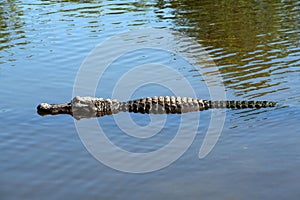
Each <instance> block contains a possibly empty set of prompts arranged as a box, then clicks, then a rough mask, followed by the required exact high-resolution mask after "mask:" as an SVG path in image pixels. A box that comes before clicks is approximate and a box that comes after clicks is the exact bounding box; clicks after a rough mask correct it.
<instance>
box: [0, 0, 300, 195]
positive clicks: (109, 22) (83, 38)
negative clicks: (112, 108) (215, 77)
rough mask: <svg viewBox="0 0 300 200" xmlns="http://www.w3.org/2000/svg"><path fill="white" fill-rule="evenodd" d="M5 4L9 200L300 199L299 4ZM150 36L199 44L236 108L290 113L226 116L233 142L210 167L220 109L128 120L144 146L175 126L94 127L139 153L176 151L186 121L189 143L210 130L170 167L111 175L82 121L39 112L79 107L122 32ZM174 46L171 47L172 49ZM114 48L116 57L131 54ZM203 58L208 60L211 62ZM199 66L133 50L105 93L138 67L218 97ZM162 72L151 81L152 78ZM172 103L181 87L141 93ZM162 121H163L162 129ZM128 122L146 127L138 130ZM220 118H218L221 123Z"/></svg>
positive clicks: (107, 81)
mask: <svg viewBox="0 0 300 200" xmlns="http://www.w3.org/2000/svg"><path fill="white" fill-rule="evenodd" d="M0 4H1V6H0V34H1V37H0V49H1V51H0V99H1V100H0V118H1V126H0V127H1V132H0V137H1V143H0V149H1V156H0V159H1V160H0V169H1V176H0V197H1V199H62V198H64V199H71V198H72V199H124V198H126V199H141V198H143V199H171V198H172V199H183V198H185V199H187V198H189V199H196V198H203V199H298V198H299V196H300V192H299V186H300V181H299V180H300V174H299V172H298V169H299V167H300V145H299V144H300V135H299V132H300V128H299V126H298V123H299V120H300V114H299V113H300V112H299V111H300V107H299V102H300V95H299V92H300V87H299V85H300V79H299V77H300V73H299V72H300V70H299V69H300V68H299V65H300V27H299V25H300V23H299V18H300V4H299V2H298V1H295V0H291V1H263V2H262V1H231V0H229V1H216V0H207V1H126V2H125V1H101V2H100V1H79V0H78V1H76V0H73V1H47V0H43V1H42V0H40V1H29V0H19V1H18V0H15V1H8V0H4V1H2V2H1V3H0ZM145 27H153V28H156V29H159V30H168V29H171V30H173V31H178V32H180V33H181V34H182V35H183V36H189V37H191V38H192V39H193V40H196V41H198V42H199V43H200V44H201V46H202V47H203V48H205V50H206V51H207V52H208V53H209V56H210V57H211V58H212V59H213V61H214V63H215V64H216V66H217V69H218V71H219V72H220V74H221V77H222V79H223V84H224V87H225V89H226V96H227V98H228V99H267V100H274V101H278V102H279V106H278V107H276V108H274V109H273V108H272V109H266V110H262V109H260V110H229V111H226V113H225V116H226V118H225V123H224V127H223V129H222V132H221V136H220V138H219V140H218V142H217V144H216V145H215V147H214V148H213V149H212V151H211V152H210V153H209V154H208V155H207V156H206V157H205V158H203V159H199V158H198V153H199V149H200V146H201V144H202V143H203V140H204V137H205V134H206V132H207V130H208V127H209V121H210V118H211V116H212V112H211V111H205V112H201V113H187V114H184V115H183V116H181V115H168V116H149V115H142V114H130V117H131V118H129V117H128V115H127V114H126V113H121V114H119V115H116V116H117V117H118V118H119V122H120V123H121V125H122V127H124V126H125V128H128V129H129V130H130V131H131V134H135V136H142V135H143V134H146V133H147V134H149V135H151V134H152V131H153V130H154V129H155V128H156V127H157V126H158V125H159V124H160V119H161V120H165V124H164V126H163V129H162V130H161V131H160V132H159V133H158V134H156V135H153V136H152V137H150V138H144V139H142V138H136V137H130V136H129V135H127V134H125V133H124V132H123V131H122V130H121V129H120V125H119V126H118V125H117V124H116V122H115V118H114V117H116V116H105V117H101V118H99V119H94V120H96V121H98V122H99V123H100V124H101V127H102V128H103V130H105V131H106V134H107V137H108V138H109V139H110V140H111V141H112V142H113V143H114V144H116V145H118V146H120V147H122V148H124V149H126V150H129V151H133V152H151V151H155V150H157V149H159V148H162V147H164V146H165V145H166V144H168V143H169V141H171V140H172V139H174V138H176V132H177V130H178V124H179V123H180V120H181V117H184V118H185V119H186V120H185V121H184V122H183V123H181V124H182V128H183V130H184V133H185V135H184V137H182V142H184V141H185V140H188V138H189V137H190V136H191V134H192V133H193V130H194V129H193V126H194V125H196V126H198V128H197V129H196V130H197V131H196V136H195V139H194V140H193V143H192V144H191V146H190V148H188V149H187V151H186V152H185V153H184V154H183V155H182V156H181V157H180V158H179V159H178V160H176V161H175V162H173V163H172V164H171V165H169V166H168V167H166V168H163V169H161V170H158V171H154V172H151V173H145V174H143V173H142V174H132V173H124V172H120V171H117V170H114V169H112V168H110V167H107V166H105V165H104V164H102V163H101V162H99V161H98V160H96V159H95V158H94V157H93V156H92V155H91V154H90V153H89V152H88V150H87V149H86V148H85V146H84V144H83V143H82V140H81V137H80V135H78V131H77V130H76V127H75V123H74V119H73V118H72V117H70V116H67V115H57V116H47V117H41V116H39V115H37V113H36V106H37V105H38V104H39V103H41V102H49V103H62V102H66V101H69V100H70V99H71V98H72V92H73V85H74V82H75V78H76V75H77V72H78V70H79V69H80V66H81V64H82V63H83V61H84V59H85V58H86V57H87V56H88V55H89V53H90V52H91V50H92V49H93V48H94V47H95V46H96V45H98V44H100V43H102V42H104V41H107V39H109V38H110V37H112V36H114V35H115V34H120V33H122V32H124V31H126V30H133V29H137V28H139V29H141V28H145ZM166 36H167V35H166ZM166 36H165V37H162V38H161V39H162V41H165V40H168V39H170V38H167V37H166ZM183 36H178V38H179V40H178V44H179V46H178V48H179V49H178V50H179V51H186V50H187V49H190V50H191V51H193V50H194V49H193V48H194V47H193V46H190V44H191V43H188V42H187V43H184V42H183V40H184V38H182V37H183ZM181 39H182V40H181ZM110 48H111V52H112V51H114V49H116V48H119V47H114V46H111V47H110ZM194 51H195V52H194V53H193V55H194V56H195V55H196V57H198V58H199V60H200V57H201V56H200V54H199V55H198V53H199V52H197V49H196V50H194ZM111 52H106V53H107V54H104V55H102V56H103V58H105V57H108V55H110V53H111ZM199 60H198V64H197V62H196V66H194V67H193V65H192V64H191V63H188V62H186V61H185V60H184V59H182V58H181V57H180V56H178V55H174V54H172V53H170V52H162V51H158V50H156V51H152V50H149V49H142V50H139V51H136V52H129V53H128V54H126V55H123V57H120V59H118V60H116V61H115V62H114V63H113V64H112V66H111V67H110V68H109V70H110V71H109V70H108V71H107V73H106V74H105V75H104V77H103V79H102V80H101V82H99V86H98V87H97V89H96V95H97V96H104V97H105V98H107V97H110V95H112V91H111V89H112V88H113V86H114V85H115V83H116V82H117V81H118V80H119V79H120V77H122V74H124V73H125V72H127V71H128V70H130V69H133V68H134V67H135V66H138V65H141V64H144V63H161V64H164V65H168V66H169V67H170V69H174V70H176V71H177V72H180V74H181V75H182V76H183V77H184V78H185V79H187V80H188V82H189V83H190V84H191V85H192V86H193V89H194V90H195V95H196V96H198V97H201V98H210V94H209V92H208V89H207V87H206V83H205V81H204V78H205V77H211V76H212V74H214V72H213V68H212V67H211V66H209V65H208V66H204V65H201V64H199V63H201V62H200V61H199ZM155 69H156V68H153V69H151V70H155ZM200 69H201V70H202V71H201V70H200ZM151 70H150V69H149V72H147V70H146V73H145V74H146V75H147V73H149V76H150V75H151V76H152V75H153V74H151V72H152V71H151ZM199 70H200V71H199ZM199 72H201V73H199ZM202 72H205V73H204V74H203V73H202ZM200 74H202V76H201V75H200ZM145 77H146V76H144V77H143V76H139V74H136V75H135V76H134V80H135V81H141V82H143V80H144V78H145ZM182 79H183V78H182V77H180V76H177V75H175V74H169V75H168V76H163V77H161V79H160V83H163V84H167V83H170V84H171V86H174V87H175V86H177V83H178V82H180V80H182ZM133 83H134V82H130V83H128V88H130V87H133V86H134V84H133ZM123 92H124V93H125V94H126V90H125V91H123ZM183 92H185V91H183ZM171 94H172V90H170V88H168V87H162V86H160V85H157V84H155V83H154V84H150V85H144V86H143V87H140V88H138V89H137V90H136V91H135V92H134V93H132V97H134V98H138V97H141V96H152V95H171ZM219 112H221V113H222V112H225V111H218V113H219ZM151 117H158V119H159V120H158V121H154V122H151ZM160 117H161V118H160ZM198 117H200V121H199V122H198V121H197V120H196V119H197V118H198ZM128 119H132V120H134V122H135V123H136V126H130V125H128V126H127V127H126V125H127V120H128ZM91 120H93V119H83V120H80V123H81V121H82V122H91ZM220 120H222V119H221V117H220V116H219V115H217V116H216V121H220ZM122 122H123V123H122ZM151 123H152V124H151ZM149 125H153V126H152V128H151V129H149V128H147V126H149ZM143 127H145V128H144V129H143ZM85 128H86V130H88V131H90V130H93V129H95V127H85ZM141 130H142V131H141ZM88 131H87V132H88ZM180 147H181V146H180V145H177V146H175V150H176V149H180ZM104 151H107V152H106V153H107V154H109V155H111V158H112V160H115V161H116V162H117V163H118V164H119V165H124V166H129V167H132V168H134V167H135V166H134V164H135V163H134V162H133V163H126V162H125V161H126V159H125V158H123V157H118V154H116V152H114V151H110V150H109V149H104ZM159 159H160V160H151V159H150V160H148V161H147V162H145V163H142V166H152V165H154V164H155V163H159V162H162V161H163V160H167V159H168V155H161V156H160V157H159Z"/></svg>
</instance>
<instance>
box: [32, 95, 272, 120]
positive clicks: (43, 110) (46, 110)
mask: <svg viewBox="0 0 300 200" xmlns="http://www.w3.org/2000/svg"><path fill="white" fill-rule="evenodd" d="M274 106H276V102H272V101H210V100H202V99H196V98H190V97H174V96H171V97H169V96H165V97H162V96H160V97H157V96H154V97H147V98H141V99H136V100H132V101H127V102H120V101H117V100H110V99H103V98H92V97H79V96H77V97H74V98H73V99H72V101H71V102H69V103H64V104H48V103H41V104H40V105H38V107H37V112H38V113H39V114H40V115H49V114H50V115H56V114H70V115H72V116H73V117H74V118H76V119H82V118H92V117H101V116H104V115H111V114H117V113H118V112H135V113H147V114H181V113H186V112H197V111H202V110H207V109H211V108H231V109H243V108H257V109H258V108H266V107H274Z"/></svg>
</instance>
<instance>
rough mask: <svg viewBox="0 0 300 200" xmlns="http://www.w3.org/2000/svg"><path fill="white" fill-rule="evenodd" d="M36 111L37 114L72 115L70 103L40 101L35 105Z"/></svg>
mask: <svg viewBox="0 0 300 200" xmlns="http://www.w3.org/2000/svg"><path fill="white" fill-rule="evenodd" d="M37 112H38V114H39V115H42V116H44V115H58V114H70V115H72V106H71V103H63V104H48V103H41V104H40V105H38V107H37Z"/></svg>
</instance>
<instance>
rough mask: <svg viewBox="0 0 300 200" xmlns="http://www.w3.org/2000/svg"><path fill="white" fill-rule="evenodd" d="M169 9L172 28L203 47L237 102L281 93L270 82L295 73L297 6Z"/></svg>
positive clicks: (194, 4)
mask: <svg viewBox="0 0 300 200" xmlns="http://www.w3.org/2000/svg"><path fill="white" fill-rule="evenodd" d="M160 5H162V4H160ZM169 7H170V8H173V10H172V14H173V16H174V21H175V24H176V25H179V27H183V28H182V29H181V28H180V29H181V30H183V31H184V32H185V33H187V34H189V35H192V36H195V37H196V38H197V39H198V40H199V41H200V42H201V44H203V45H204V46H206V48H207V51H208V52H209V53H210V55H211V56H212V57H213V58H214V61H215V63H216V64H217V65H218V66H220V68H219V69H220V71H221V73H222V74H223V77H224V84H225V86H227V87H228V88H231V89H233V90H234V91H235V93H236V95H237V96H243V97H247V98H256V97H261V96H264V95H266V94H269V93H273V92H276V91H278V90H286V89H287V87H286V86H280V85H281V83H283V80H282V79H278V80H274V78H272V77H271V76H272V75H273V74H276V75H279V74H283V73H286V71H287V69H288V71H291V72H293V71H295V72H297V71H299V69H296V68H295V67H296V66H297V64H298V65H299V61H300V57H299V49H300V48H299V45H300V43H299V34H300V30H299V24H300V21H299V19H300V16H299V2H298V1H292V2H290V3H289V5H286V4H285V3H284V2H279V1H277V2H275V3H270V2H264V1H243V0H240V1H231V0H229V1H180V3H178V2H177V1H176V2H171V3H170V4H169ZM249 8H251V9H249ZM161 17H162V18H163V16H161ZM279 76H280V75H279Z"/></svg>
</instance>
